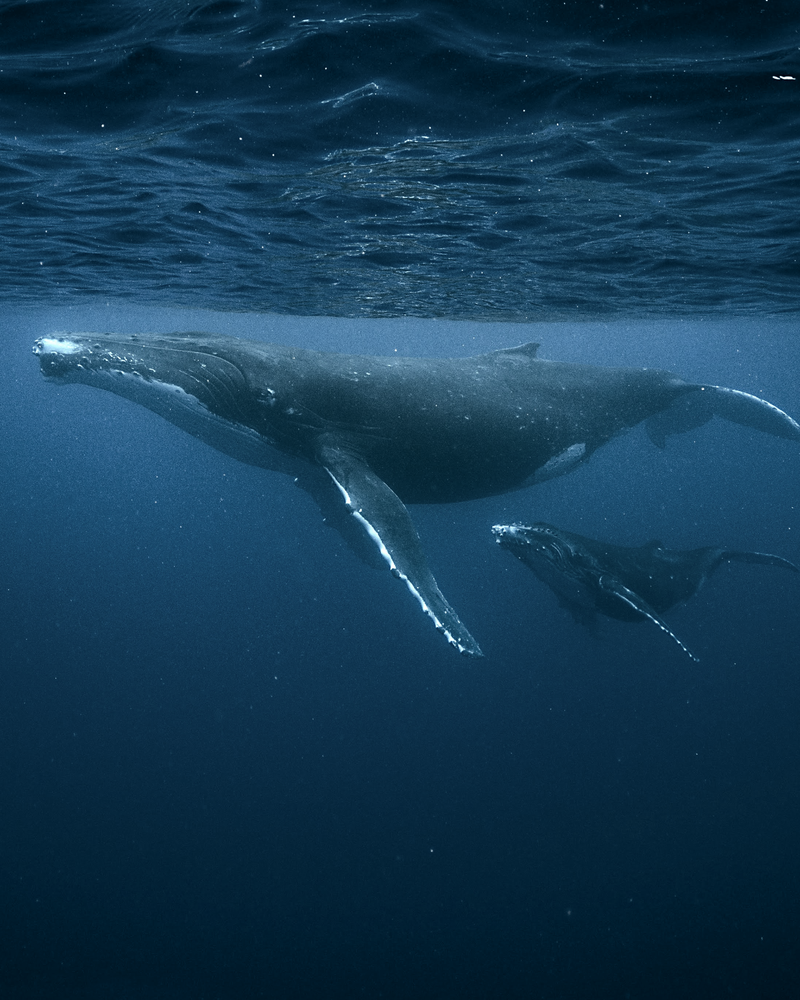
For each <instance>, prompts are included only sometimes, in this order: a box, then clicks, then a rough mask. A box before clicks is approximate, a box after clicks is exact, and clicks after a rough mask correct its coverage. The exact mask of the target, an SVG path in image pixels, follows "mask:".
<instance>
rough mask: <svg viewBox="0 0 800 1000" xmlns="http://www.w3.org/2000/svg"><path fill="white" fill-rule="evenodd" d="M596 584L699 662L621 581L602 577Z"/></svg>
mask: <svg viewBox="0 0 800 1000" xmlns="http://www.w3.org/2000/svg"><path fill="white" fill-rule="evenodd" d="M598 583H599V585H600V587H601V588H602V589H603V590H604V591H605V592H606V593H607V594H611V595H612V596H613V597H615V598H616V599H617V600H619V601H622V602H623V604H627V605H628V607H630V608H632V609H633V610H634V611H636V612H638V613H639V614H640V615H642V617H643V618H646V619H647V620H648V621H651V622H652V623H653V624H654V625H657V626H658V627H659V628H660V629H661V631H662V632H666V634H667V635H668V636H669V637H670V639H674V641H675V642H677V644H678V645H679V646H680V647H681V649H682V650H683V651H684V653H686V655H687V656H688V657H689V658H690V659H692V660H694V661H695V663H698V662H699V660H698V658H697V657H696V656H695V655H694V653H692V652H691V651H690V650H688V649H687V648H686V646H684V644H683V643H682V642H681V640H680V639H679V638H678V637H677V635H675V633H674V632H673V631H672V630H671V629H670V628H669V626H668V625H667V624H666V622H663V621H662V620H661V619H660V618H659V617H658V615H657V614H656V613H655V611H653V609H652V608H651V607H650V605H649V604H648V603H647V602H646V601H644V600H642V598H641V597H639V595H638V594H636V593H634V591H632V590H631V589H630V588H629V587H626V586H625V584H624V583H622V581H621V580H618V579H617V578H616V577H613V576H605V575H604V576H601V577H600V579H599V581H598Z"/></svg>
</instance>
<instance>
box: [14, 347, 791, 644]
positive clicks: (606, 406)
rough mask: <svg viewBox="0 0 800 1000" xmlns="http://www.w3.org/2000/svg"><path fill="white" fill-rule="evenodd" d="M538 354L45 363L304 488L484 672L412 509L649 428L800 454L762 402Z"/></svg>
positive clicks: (304, 354)
mask: <svg viewBox="0 0 800 1000" xmlns="http://www.w3.org/2000/svg"><path fill="white" fill-rule="evenodd" d="M537 346H538V345H536V344H523V345H522V346H521V347H512V348H509V349H505V350H499V351H492V352H491V353H489V354H482V355H479V356H477V357H467V358H420V357H401V356H397V355H395V356H390V357H366V356H360V355H349V354H332V353H323V352H320V351H310V350H304V349H301V348H296V347H285V346H281V345H277V344H268V343H262V342H260V341H247V340H239V339H237V338H234V337H225V336H216V335H213V334H203V333H185V334H165V335H162V334H146V335H145V334H142V335H135V336H129V335H117V334H96V333H69V334H53V335H51V336H49V337H42V338H41V339H40V340H37V341H36V344H35V346H34V353H35V354H36V355H38V357H39V362H40V364H41V370H42V372H43V374H44V375H46V376H48V377H49V378H52V379H54V380H57V381H59V382H81V383H85V384H87V385H90V386H96V387H98V388H101V389H107V390H110V391H111V392H114V393H117V394H118V395H120V396H125V397H127V398H128V399H131V400H133V401H134V402H136V403H140V404H141V405H142V406H145V407H147V408H148V409H150V410H153V411H155V412H156V413H158V414H160V415H161V416H162V417H165V418H166V419H167V420H169V421H170V422H172V423H173V424H176V425H177V426H178V427H181V428H183V429H184V430H186V431H188V432H189V433H190V434H193V435H195V436H196V437H198V438H200V439H202V440H203V441H205V442H206V443H208V444H210V445H212V446H213V447H215V448H217V449H219V450H220V451H223V452H226V453H227V454H229V455H232V456H234V457H235V458H238V459H240V460H241V461H244V462H248V463H250V464H253V465H257V466H261V467H263V468H266V469H274V470H277V471H281V472H285V473H288V474H289V475H292V476H293V477H295V478H296V480H297V483H298V485H299V486H301V487H302V488H303V489H306V490H307V491H308V492H309V493H310V494H311V495H312V496H313V497H314V499H315V500H316V501H317V502H318V503H319V504H320V506H321V507H322V509H323V512H326V513H327V512H330V511H334V519H335V518H337V517H338V521H337V522H336V524H337V526H338V527H339V528H340V529H341V530H342V532H343V533H345V534H346V535H347V534H348V533H349V534H352V533H353V528H357V529H360V531H359V534H360V535H361V536H362V539H365V540H366V541H368V542H370V543H372V546H373V547H374V551H375V552H377V553H379V554H380V556H381V557H382V559H383V560H384V561H385V563H386V564H388V566H389V568H390V569H391V570H392V572H393V573H394V574H395V575H396V576H398V577H400V578H401V579H402V580H404V581H405V582H406V584H407V585H408V587H409V589H410V590H411V592H412V593H413V594H414V595H415V596H416V598H417V599H418V600H419V603H420V605H421V606H422V609H423V610H424V611H425V612H426V614H428V615H429V616H430V617H431V618H432V619H433V622H434V624H435V625H436V628H437V629H439V631H441V632H443V633H444V635H445V637H446V638H447V640H448V641H449V642H450V643H451V644H452V645H453V646H455V647H456V648H457V649H458V650H459V651H460V652H462V653H467V654H471V655H475V656H479V655H481V651H480V648H479V646H478V644H477V642H476V641H475V639H473V637H472V636H471V635H470V633H469V632H468V631H467V629H466V628H465V626H464V625H463V624H462V623H461V621H460V619H459V618H458V616H457V614H456V613H455V611H454V610H453V608H452V607H451V606H450V604H449V603H448V602H447V600H446V599H445V597H444V596H443V595H442V593H441V591H440V590H439V587H438V585H437V583H436V580H435V579H434V577H433V574H432V573H431V570H430V568H429V567H428V563H427V560H426V558H425V555H424V553H423V550H422V546H421V544H420V540H419V537H418V535H417V532H416V529H415V528H414V525H413V523H412V521H411V518H410V516H409V514H408V511H407V509H406V504H413V503H454V502H456V501H460V500H471V499H475V498H478V497H488V496H495V495H497V494H501V493H506V492H509V491H511V490H518V489H522V488H523V487H526V486H528V485H530V484H532V483H536V482H540V481H542V480H545V479H550V478H552V477H553V476H559V475H562V474H563V473H565V472H569V471H570V470H571V469H574V468H575V467H576V466H578V465H580V464H581V463H582V462H585V461H586V460H587V459H588V458H589V456H590V455H592V454H593V453H594V452H595V451H597V449H598V448H599V447H600V446H601V445H603V444H605V443H606V442H607V441H610V440H611V439H612V438H613V437H615V436H616V435H618V434H621V433H622V432H623V431H626V430H628V429H629V428H631V427H634V426H636V425H637V424H639V423H641V422H643V421H646V422H647V429H648V432H649V434H650V436H651V438H652V439H653V441H654V442H655V443H656V444H659V445H663V444H664V441H665V439H666V437H667V436H668V435H669V434H673V433H678V432H681V431H686V430H689V429H691V428H694V427H699V426H700V425H701V424H703V423H705V422H706V421H707V420H710V419H711V418H712V417H713V416H715V415H716V416H720V417H724V418H725V419H727V420H732V421H734V422H736V423H740V424H744V425H746V426H749V427H755V428H758V429H759V430H762V431H765V432H767V433H768V434H773V435H776V436H777V437H784V438H788V439H790V440H793V441H800V426H798V424H797V423H796V422H795V421H794V420H793V419H792V418H791V417H789V416H788V415H787V414H786V413H784V412H783V411H782V410H779V409H778V408H777V407H776V406H773V405H772V404H771V403H768V402H766V401H765V400H763V399H759V398H758V397H757V396H751V395H750V394H749V393H746V392H739V391H738V390H736V389H726V388H722V387H720V386H714V385H701V384H695V383H692V382H685V381H683V380H682V379H680V378H678V377H677V376H676V375H673V374H672V373H670V372H666V371H658V370H655V369H639V368H603V367H598V366H594V365H582V364H567V363H564V362H559V361H546V360H543V359H541V358H539V357H537ZM336 508H338V513H336V512H335V509H336ZM347 512H349V514H350V515H352V516H347V517H345V516H343V515H344V514H346V513H347Z"/></svg>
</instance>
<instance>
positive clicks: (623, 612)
mask: <svg viewBox="0 0 800 1000" xmlns="http://www.w3.org/2000/svg"><path fill="white" fill-rule="evenodd" d="M492 531H493V532H494V535H495V540H496V541H497V542H498V544H499V545H501V546H502V547H503V548H504V549H508V551H509V552H512V553H513V554H514V555H515V556H516V557H517V558H518V559H520V560H521V561H522V562H523V563H525V565H526V566H528V567H529V568H530V569H532V570H533V572H534V573H535V574H536V575H537V576H538V577H539V579H540V580H542V581H543V582H544V583H546V584H547V585H548V586H549V587H550V588H551V589H552V590H553V591H555V593H556V594H557V596H558V598H559V601H560V603H561V604H562V605H563V606H565V607H566V608H567V609H568V610H570V611H571V612H572V613H573V615H574V616H575V617H576V618H577V619H578V620H579V621H583V622H584V623H586V624H590V623H591V620H592V617H593V616H594V615H595V613H596V612H599V613H600V614H603V615H607V616H608V617H609V618H617V619H618V620H620V621H625V622H637V621H651V622H653V624H654V625H657V626H658V627H659V628H660V629H661V630H662V632H666V634H667V635H668V636H669V637H670V638H672V639H674V640H675V642H677V644H678V645H679V646H680V647H681V649H682V650H683V651H684V652H685V653H687V654H688V655H689V656H690V657H691V658H692V659H693V660H697V657H696V656H695V655H694V654H693V653H691V652H689V650H688V649H687V648H686V646H684V644H683V643H682V642H681V640H680V639H679V638H678V637H677V636H676V635H675V634H674V632H672V631H671V630H670V629H669V627H668V626H667V625H666V624H665V623H664V622H663V621H662V619H661V618H660V617H659V616H660V614H661V613H662V612H664V611H668V610H669V609H670V608H671V607H674V606H675V605H676V604H678V603H679V602H681V601H686V600H688V599H689V598H690V597H692V595H693V594H696V593H697V591H698V590H699V589H700V587H701V586H702V585H703V584H704V583H705V581H706V580H707V579H708V578H709V576H711V574H712V573H713V572H714V571H715V570H716V569H717V568H718V567H719V566H721V565H722V563H724V562H745V563H758V564H761V565H763V566H782V567H784V569H790V570H792V571H793V572H795V573H797V572H800V570H798V568H797V566H795V564H794V563H791V562H789V560H788V559H782V558H781V557H780V556H773V555H770V554H769V553H766V552H739V551H736V550H734V549H723V548H713V547H707V548H702V549H688V550H685V551H681V550H678V549H667V548H664V546H663V545H662V544H661V542H655V541H654V542H648V543H647V544H646V545H641V546H639V547H638V548H629V547H627V546H624V545H609V544H607V543H606V542H599V541H597V540H596V539H594V538H586V537H585V536H584V535H575V534H573V533H572V532H570V531H562V530H561V529H559V528H554V527H553V525H552V524H542V523H540V524H531V525H524V524H496V525H495V526H494V527H493V528H492Z"/></svg>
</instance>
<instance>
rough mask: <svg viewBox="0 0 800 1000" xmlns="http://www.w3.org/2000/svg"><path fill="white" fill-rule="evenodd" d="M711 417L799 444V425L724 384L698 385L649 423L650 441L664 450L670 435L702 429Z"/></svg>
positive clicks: (652, 418) (752, 397) (647, 423)
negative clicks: (697, 428)
mask: <svg viewBox="0 0 800 1000" xmlns="http://www.w3.org/2000/svg"><path fill="white" fill-rule="evenodd" d="M712 417H722V419H723V420H730V421H731V422H732V423H735V424H743V425H744V426H745V427H752V428H754V429H755V430H757V431H762V432H763V433H764V434H772V435H773V436H774V437H782V438H788V439H789V440H790V441H800V424H798V423H797V421H796V420H793V419H792V418H791V417H790V416H789V414H788V413H784V412H783V410H781V409H779V408H778V407H777V406H773V404H772V403H769V402H767V400H766V399H761V398H760V397H758V396H753V395H751V394H750V393H749V392H741V391H740V390H739V389H727V388H726V387H725V386H722V385H698V386H693V387H691V389H690V390H689V391H688V392H686V393H684V394H683V395H682V396H679V397H678V398H677V399H676V400H675V401H674V402H673V403H672V404H671V405H670V406H668V407H667V408H666V409H665V410H662V411H661V412H660V413H655V414H653V416H652V417H649V418H648V419H647V422H646V427H647V433H648V435H649V437H650V440H651V441H652V442H653V443H654V444H656V445H658V447H659V448H663V447H664V444H665V442H666V439H667V437H668V436H669V435H670V434H682V433H684V432H685V431H690V430H693V429H694V428H695V427H701V426H702V425H703V424H705V423H707V422H708V421H709V420H710V419H711V418H712Z"/></svg>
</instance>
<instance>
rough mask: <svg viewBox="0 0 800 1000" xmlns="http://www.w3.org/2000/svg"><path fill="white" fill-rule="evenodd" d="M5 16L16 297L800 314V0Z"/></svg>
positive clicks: (11, 274)
mask: <svg viewBox="0 0 800 1000" xmlns="http://www.w3.org/2000/svg"><path fill="white" fill-rule="evenodd" d="M762 7H763V9H761V8H759V7H758V5H749V4H739V3H729V4H721V5H716V6H714V5H712V10H711V11H709V12H707V15H706V16H704V18H702V19H698V18H697V17H696V15H695V12H694V9H693V5H692V4H688V3H668V4H660V5H653V9H651V8H649V7H648V6H647V5H641V4H638V3H631V4H627V5H619V4H613V5H612V4H608V5H602V4H601V5H596V4H592V5H576V4H570V5H562V4H557V3H549V4H547V3H545V4H539V5H536V6H535V8H534V9H530V8H533V5H525V4H518V5H514V4H505V5H500V6H499V7H495V6H492V8H491V10H489V9H488V7H486V6H485V5H482V4H456V3H417V4H400V3H384V4H373V5H367V6H355V7H354V6H353V5H352V4H349V3H338V4H337V3H330V4H325V5H319V4H298V5H296V6H292V7H291V8H286V9H280V8H277V7H276V6H275V5H272V4H266V3H261V2H248V3H245V2H237V0H227V2H221V3H215V4H200V3H177V2H171V3H161V4H145V3H139V2H130V3H126V4H113V3H100V2H90V3H82V4H80V5H68V4H67V5H65V4H55V3H48V2H37V3H8V2H6V3H3V4H2V5H0V174H1V175H2V186H1V187H0V208H1V209H2V212H3V216H4V239H3V244H2V249H0V275H1V276H2V287H3V289H4V293H5V294H6V295H9V296H12V297H14V298H15V299H34V300H40V299H41V297H42V296H46V297H48V298H50V297H53V296H60V297H73V296H79V297H83V296H94V295H101V296H110V295H111V296H115V297H130V298H131V299H133V300H140V301H148V302H152V301H156V302H159V303H165V304H192V305H197V304H200V305H204V306H211V307H218V308H225V309H227V308H235V309H249V310H262V311H280V312H294V313H305V314H310V313H313V314H330V315H366V316H370V315H425V316H447V317H471V318H491V319H503V318H504V319H518V320H519V319H523V320H524V319H528V320H533V319H541V318H554V317H555V318H559V317H561V318H564V317H576V316H587V315H610V316H613V315H651V314H664V315H666V314H676V313H678V314H693V313H698V312H701V313H726V314H730V313H734V314H745V313H760V312H764V311H767V312H777V311H784V310H795V309H796V307H797V301H798V299H797V285H798V278H799V277H800V273H799V265H798V236H799V235H800V223H798V218H799V216H798V212H797V211H796V192H797V189H798V185H800V176H798V174H799V169H798V159H799V158H800V138H798V135H800V129H799V128H798V126H799V125H800V112H799V111H798V108H799V107H800V98H799V96H798V95H800V89H798V88H800V80H798V79H797V77H798V76H800V61H799V60H798V44H800V32H798V24H800V17H799V16H798V14H797V8H796V7H795V6H794V5H791V4H783V5H781V4H775V3H772V2H770V3H769V4H767V3H765V4H763V5H762Z"/></svg>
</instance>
